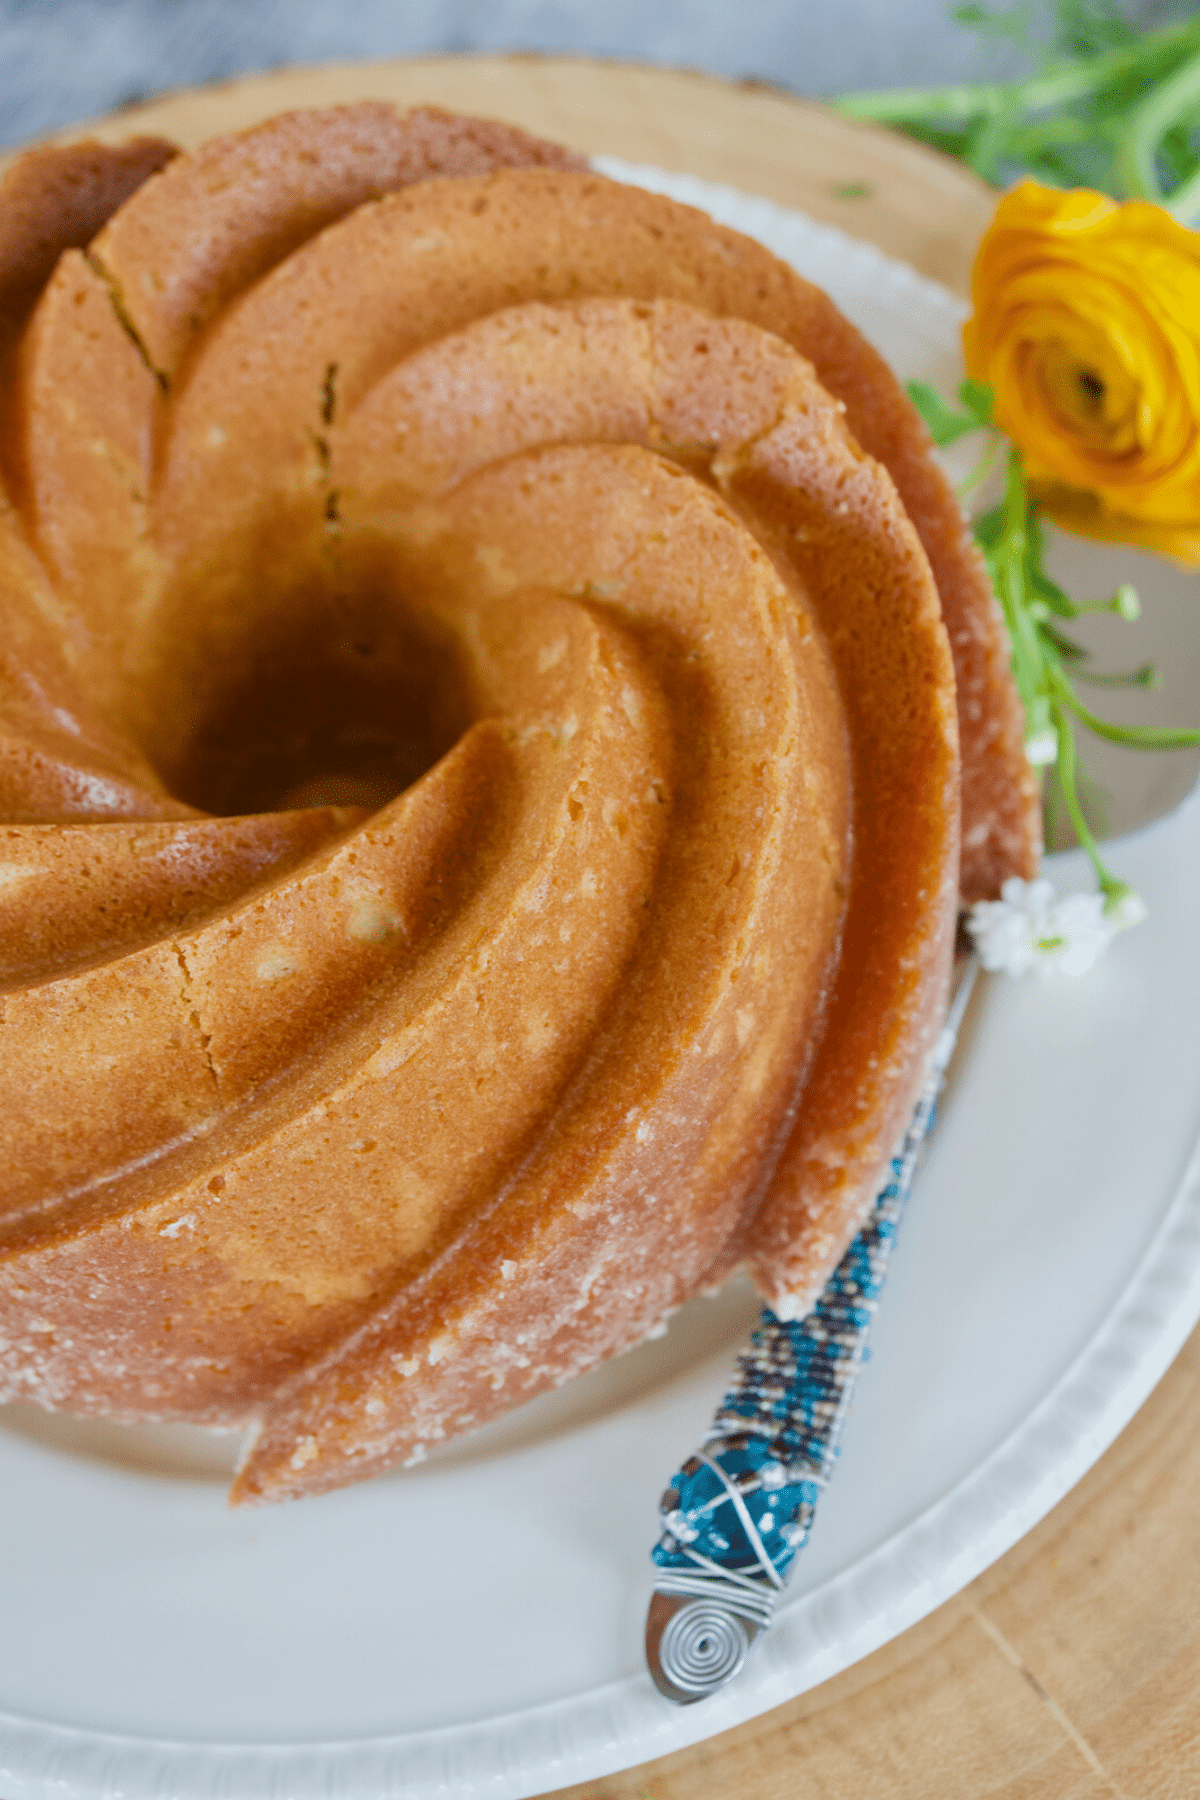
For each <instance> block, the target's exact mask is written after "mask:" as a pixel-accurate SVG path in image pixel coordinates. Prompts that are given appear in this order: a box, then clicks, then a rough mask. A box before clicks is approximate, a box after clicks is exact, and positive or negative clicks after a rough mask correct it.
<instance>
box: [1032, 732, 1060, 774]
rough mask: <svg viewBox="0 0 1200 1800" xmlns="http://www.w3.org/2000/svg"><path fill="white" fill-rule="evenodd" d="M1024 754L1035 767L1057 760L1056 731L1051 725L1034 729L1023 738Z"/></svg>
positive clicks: (1041, 767)
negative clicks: (1042, 728)
mask: <svg viewBox="0 0 1200 1800" xmlns="http://www.w3.org/2000/svg"><path fill="white" fill-rule="evenodd" d="M1025 755H1026V757H1027V759H1028V760H1029V761H1030V762H1031V763H1032V764H1033V766H1034V768H1035V769H1044V768H1045V767H1046V766H1047V765H1048V764H1049V763H1052V762H1057V761H1058V733H1057V731H1055V729H1054V727H1053V725H1047V726H1046V727H1045V729H1044V730H1042V731H1034V732H1032V733H1031V734H1030V735H1029V737H1027V738H1026V739H1025Z"/></svg>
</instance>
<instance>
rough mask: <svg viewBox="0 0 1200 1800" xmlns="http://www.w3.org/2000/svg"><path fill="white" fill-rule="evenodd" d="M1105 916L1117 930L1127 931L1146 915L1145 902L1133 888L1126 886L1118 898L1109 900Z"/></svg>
mask: <svg viewBox="0 0 1200 1800" xmlns="http://www.w3.org/2000/svg"><path fill="white" fill-rule="evenodd" d="M1106 916H1107V918H1108V919H1109V921H1110V922H1111V924H1112V925H1113V927H1114V928H1115V929H1116V930H1117V931H1128V930H1129V928H1130V926H1132V925H1140V924H1141V922H1142V920H1143V919H1144V918H1145V917H1146V902H1145V901H1144V900H1143V899H1142V896H1141V895H1140V894H1138V893H1135V892H1134V890H1133V888H1126V890H1125V892H1124V893H1123V894H1122V895H1120V897H1119V898H1118V899H1116V900H1113V901H1110V903H1109V907H1108V912H1107V915H1106Z"/></svg>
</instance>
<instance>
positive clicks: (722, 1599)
mask: <svg viewBox="0 0 1200 1800" xmlns="http://www.w3.org/2000/svg"><path fill="white" fill-rule="evenodd" d="M977 970H978V963H977V961H976V959H975V958H974V957H971V958H970V959H969V960H968V961H967V963H966V964H965V966H964V967H963V970H962V973H961V975H960V978H959V982H958V987H957V991H956V993H955V996H954V1003H953V1005H952V1007H951V1009H950V1015H949V1017H948V1018H947V1021H946V1025H945V1028H944V1030H943V1031H942V1034H941V1036H940V1037H939V1039H938V1041H937V1044H936V1045H935V1047H934V1051H933V1055H932V1056H931V1058H930V1063H929V1072H928V1075H927V1077H926V1081H925V1086H924V1088H923V1089H922V1091H921V1095H920V1098H919V1100H918V1101H917V1105H916V1108H915V1110H914V1113H913V1117H912V1122H911V1123H910V1125H909V1128H908V1132H907V1134H906V1136H905V1139H904V1142H903V1144H902V1145H901V1147H900V1150H899V1152H898V1153H897V1155H896V1156H895V1158H894V1159H893V1162H892V1171H891V1180H890V1181H889V1182H888V1184H887V1186H886V1187H885V1188H884V1189H883V1192H882V1193H881V1194H880V1195H879V1198H878V1199H877V1200H876V1202H875V1204H874V1206H873V1207H872V1209H871V1214H870V1217H869V1218H868V1220H867V1222H866V1224H865V1225H864V1226H863V1228H862V1230H861V1231H860V1232H859V1234H858V1236H857V1237H856V1238H855V1239H854V1241H853V1243H852V1244H851V1245H850V1248H849V1249H848V1250H847V1252H846V1254H845V1256H844V1257H843V1258H842V1260H841V1262H840V1263H839V1264H838V1266H837V1268H836V1269H835V1270H834V1272H833V1274H832V1276H831V1277H830V1279H829V1281H828V1283H827V1284H826V1287H825V1290H824V1292H823V1293H822V1295H821V1298H820V1299H819V1300H818V1301H817V1304H816V1306H815V1307H814V1308H813V1310H812V1311H811V1312H810V1313H809V1314H808V1315H807V1316H806V1317H805V1318H803V1319H797V1320H787V1319H778V1318H776V1316H775V1314H774V1313H773V1312H772V1311H771V1310H770V1308H769V1307H768V1308H766V1309H764V1311H763V1315H762V1319H761V1321H760V1324H759V1328H758V1330H757V1331H756V1332H755V1333H754V1335H753V1336H752V1337H751V1339H750V1342H749V1344H748V1345H747V1346H746V1348H745V1349H744V1350H743V1351H742V1352H741V1354H740V1355H739V1357H738V1363H737V1372H736V1374H735V1376H734V1379H733V1385H732V1386H731V1387H730V1389H729V1391H728V1393H727V1394H726V1395H725V1398H724V1400H723V1401H722V1403H721V1405H720V1407H719V1408H718V1409H717V1413H716V1417H715V1418H714V1420H713V1424H712V1428H711V1430H710V1431H709V1433H708V1437H707V1438H706V1440H705V1443H704V1445H703V1448H702V1449H700V1450H698V1451H697V1452H696V1453H695V1455H693V1456H690V1457H688V1459H687V1461H686V1462H685V1463H684V1464H683V1466H682V1467H681V1468H680V1469H679V1470H678V1471H677V1473H676V1474H675V1475H674V1476H673V1477H672V1480H671V1484H670V1486H669V1487H668V1488H667V1491H666V1493H665V1494H664V1495H663V1498H662V1502H661V1507H660V1510H661V1512H662V1515H663V1517H662V1535H661V1536H660V1538H659V1541H658V1543H657V1544H656V1545H655V1547H654V1550H653V1551H652V1556H653V1559H654V1562H655V1564H656V1565H657V1576H656V1579H655V1585H654V1594H653V1597H652V1599H651V1602H650V1611H649V1613H648V1615H647V1618H646V1661H647V1663H648V1665H649V1668H650V1673H651V1675H652V1676H653V1678H654V1682H655V1685H656V1686H657V1687H658V1690H659V1692H660V1693H662V1694H665V1695H666V1697H667V1699H668V1700H673V1701H675V1702H676V1703H677V1704H678V1705H681V1706H687V1705H690V1704H691V1703H692V1702H693V1701H696V1700H703V1699H704V1698H706V1696H707V1695H709V1694H712V1693H715V1692H716V1690H717V1689H718V1688H720V1687H723V1686H724V1685H725V1683H726V1682H727V1681H730V1680H731V1679H732V1678H733V1676H735V1675H736V1674H737V1673H738V1671H739V1670H740V1668H741V1667H742V1664H743V1663H744V1662H745V1660H746V1654H747V1652H748V1651H749V1649H750V1646H751V1644H752V1643H753V1642H754V1640H755V1638H756V1637H757V1636H758V1634H759V1633H760V1632H762V1631H765V1630H766V1628H767V1626H768V1625H769V1624H770V1622H771V1616H772V1614H773V1612H774V1609H775V1605H776V1603H777V1601H778V1598H779V1595H780V1593H781V1592H782V1591H783V1588H784V1585H785V1583H786V1581H787V1577H788V1574H789V1573H790V1571H791V1567H792V1563H793V1561H794V1559H795V1557H796V1553H797V1552H798V1551H799V1550H800V1549H801V1548H802V1547H803V1545H804V1544H805V1542H806V1541H807V1538H808V1534H809V1531H810V1529H811V1527H812V1521H813V1516H814V1514H815V1512H816V1507H817V1501H818V1499H819V1497H820V1494H821V1490H822V1489H823V1487H824V1486H825V1484H826V1482H827V1481H828V1479H829V1476H830V1474H831V1473H832V1470H833V1465H834V1463H835V1461H836V1460H837V1454H838V1447H839V1443H840V1439H841V1433H842V1424H843V1421H844V1419H845V1416H846V1410H847V1407H848V1406H849V1403H850V1398H851V1395H852V1393H853V1391H854V1384H855V1381H856V1380H857V1377H858V1373H859V1370H860V1369H861V1367H862V1365H863V1362H864V1361H865V1352H866V1340H867V1335H868V1332H869V1330H870V1326H871V1320H872V1318H873V1317H874V1314H875V1309H876V1307H877V1305H878V1302H879V1294H880V1291H881V1289H882V1287H883V1282H884V1277H885V1276H886V1274H887V1268H888V1263H889V1261H890V1260H891V1253H892V1244H893V1242H894V1239H895V1235H896V1227H897V1225H898V1224H899V1220H900V1214H901V1212H902V1210H903V1207H904V1202H905V1199H906V1198H907V1195H908V1190H909V1187H910V1186H911V1184H912V1178H913V1171H914V1169H915V1167H916V1163H917V1158H918V1155H919V1153H920V1150H921V1146H922V1143H923V1142H924V1139H925V1136H926V1134H927V1132H928V1130H929V1127H930V1124H931V1123H932V1120H933V1115H934V1111H935V1108H936V1104H937V1097H938V1094H939V1092H940V1090H941V1086H942V1082H943V1080H944V1079H945V1073H946V1066H947V1064H948V1063H949V1061H950V1056H951V1052H952V1051H953V1049H954V1042H955V1039H956V1037H957V1035H958V1028H959V1025H960V1024H961V1021H962V1016H963V1013H964V1011H965V1010H966V1004H967V1000H968V998H969V996H970V992H971V987H972V984H973V983H974V979H975V975H976V973H977Z"/></svg>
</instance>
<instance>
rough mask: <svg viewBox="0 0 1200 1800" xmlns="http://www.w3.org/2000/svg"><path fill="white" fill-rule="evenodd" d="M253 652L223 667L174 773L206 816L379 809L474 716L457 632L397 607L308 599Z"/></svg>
mask: <svg viewBox="0 0 1200 1800" xmlns="http://www.w3.org/2000/svg"><path fill="white" fill-rule="evenodd" d="M239 652H240V653H239V654H238V655H236V656H230V657H228V658H227V659H225V660H224V662H218V663H217V664H215V665H214V663H213V662H212V661H210V662H209V665H208V667H207V669H206V670H205V675H204V678H203V679H202V681H201V682H200V684H199V685H200V690H201V691H200V694H199V695H198V699H199V701H200V704H199V705H198V706H197V709H196V711H195V714H194V716H193V718H192V720H191V723H190V729H188V730H187V731H186V732H185V733H183V734H176V739H175V741H176V744H177V745H178V746H179V747H178V749H177V750H176V753H175V755H174V756H172V757H170V759H169V760H170V761H171V762H172V763H173V765H174V766H173V767H170V768H167V769H164V771H163V772H164V774H165V775H166V777H167V780H168V782H169V784H170V787H171V790H172V792H173V793H174V794H176V795H177V796H178V797H179V798H180V799H181V800H184V801H186V802H187V803H188V804H189V805H191V806H197V807H200V808H202V809H203V810H204V811H205V812H210V813H218V814H225V815H228V814H234V813H256V812H276V811H283V810H287V809H289V808H293V807H306V806H364V807H367V808H369V809H371V810H374V809H375V808H377V807H380V806H383V805H385V804H386V803H387V802H388V801H389V800H392V799H394V798H395V796H396V795H397V794H399V793H401V792H402V791H403V789H405V788H406V787H410V786H411V785H412V783H413V782H414V781H416V780H417V779H418V778H419V777H420V776H421V775H423V774H424V773H425V771H426V770H427V769H429V768H431V767H432V765H433V764H434V763H435V762H436V761H437V760H438V758H439V757H441V756H443V755H444V754H445V752H446V751H447V750H448V749H450V747H451V746H452V745H453V744H454V743H455V742H456V741H457V739H458V738H459V737H460V736H461V735H462V733H463V731H464V730H465V729H466V727H467V726H468V725H469V724H470V722H471V718H472V716H473V713H472V709H471V706H470V702H469V694H468V682H467V679H466V676H465V672H464V670H463V667H462V664H461V659H460V657H459V654H458V651H457V649H456V645H455V641H454V639H453V637H452V636H451V634H450V632H449V631H448V630H447V629H446V628H445V627H444V626H442V625H440V624H439V623H438V622H437V621H436V620H434V619H432V618H431V617H429V616H423V617H422V616H418V615H416V614H415V613H412V612H410V611H409V610H407V609H406V608H404V607H403V606H402V605H398V604H397V603H396V602H395V601H389V602H387V603H383V602H378V603H376V602H373V601H372V600H371V599H370V597H367V598H366V599H365V600H364V599H360V600H358V601H356V602H355V603H354V604H353V605H350V606H346V605H345V604H343V605H340V606H335V607H330V606H326V605H320V606H316V607H312V606H305V605H302V604H298V605H297V606H296V608H295V610H294V611H293V612H292V613H291V614H290V616H288V617H286V618H284V619H279V618H276V621H275V622H274V624H273V625H272V626H271V628H270V629H269V630H267V631H265V632H264V633H262V634H260V635H259V636H258V637H257V638H256V639H255V641H253V642H252V643H250V644H246V643H244V642H243V644H242V645H241V646H240V647H239Z"/></svg>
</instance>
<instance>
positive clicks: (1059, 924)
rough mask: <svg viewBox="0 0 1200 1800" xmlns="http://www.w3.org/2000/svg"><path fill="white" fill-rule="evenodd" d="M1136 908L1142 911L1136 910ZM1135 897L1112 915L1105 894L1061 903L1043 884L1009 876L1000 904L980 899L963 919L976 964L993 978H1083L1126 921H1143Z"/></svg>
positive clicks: (1073, 896)
mask: <svg viewBox="0 0 1200 1800" xmlns="http://www.w3.org/2000/svg"><path fill="white" fill-rule="evenodd" d="M1139 909H1140V910H1139ZM1145 911H1146V909H1145V907H1144V906H1142V903H1141V901H1140V900H1139V899H1138V896H1137V895H1136V894H1134V893H1132V892H1131V893H1129V894H1128V895H1125V896H1123V897H1122V898H1121V899H1120V900H1119V901H1118V902H1117V905H1116V906H1115V907H1114V908H1113V909H1112V911H1110V912H1106V911H1105V901H1104V896H1103V894H1068V895H1066V896H1065V898H1063V899H1060V898H1059V897H1058V895H1057V894H1056V893H1055V892H1054V889H1053V887H1052V886H1051V885H1050V883H1049V882H1048V881H1046V880H1044V879H1043V880H1040V881H1022V880H1021V879H1020V878H1019V877H1018V876H1013V877H1011V879H1010V880H1008V881H1006V882H1005V883H1004V885H1003V887H1002V888H1001V889H1000V899H999V900H981V901H979V903H978V904H977V905H975V906H973V907H972V908H971V911H970V913H969V914H968V916H967V930H968V931H969V932H970V934H971V937H972V938H973V939H974V941H975V948H976V949H977V950H978V952H979V960H980V962H981V963H982V964H983V966H984V968H985V969H989V970H991V971H992V972H993V973H994V974H1006V975H1024V974H1026V973H1027V972H1028V971H1029V970H1030V969H1037V971H1038V973H1039V974H1041V975H1050V974H1056V973H1057V974H1061V975H1083V974H1085V973H1086V972H1087V970H1088V969H1090V968H1091V966H1092V964H1093V963H1094V962H1095V961H1096V958H1097V957H1098V956H1099V955H1100V954H1101V953H1102V951H1104V950H1105V949H1107V947H1108V945H1109V944H1110V943H1111V942H1112V940H1113V938H1114V937H1115V936H1116V934H1117V932H1118V931H1119V930H1121V929H1122V928H1123V927H1124V926H1125V925H1126V923H1128V924H1131V925H1132V924H1136V923H1137V922H1138V919H1139V918H1144V917H1145Z"/></svg>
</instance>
